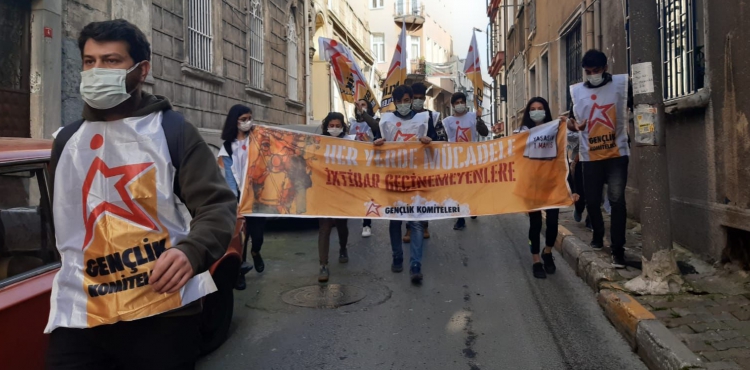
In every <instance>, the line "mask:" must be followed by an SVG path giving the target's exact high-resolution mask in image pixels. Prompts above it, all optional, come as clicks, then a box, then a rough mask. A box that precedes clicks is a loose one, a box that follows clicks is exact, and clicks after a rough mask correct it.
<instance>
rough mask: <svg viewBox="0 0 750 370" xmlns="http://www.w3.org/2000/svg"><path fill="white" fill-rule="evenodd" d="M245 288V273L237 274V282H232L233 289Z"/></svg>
mask: <svg viewBox="0 0 750 370" xmlns="http://www.w3.org/2000/svg"><path fill="white" fill-rule="evenodd" d="M245 288H247V283H245V275H243V274H239V275H237V282H236V283H234V289H237V290H245Z"/></svg>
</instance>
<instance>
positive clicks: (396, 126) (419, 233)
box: [373, 85, 437, 284]
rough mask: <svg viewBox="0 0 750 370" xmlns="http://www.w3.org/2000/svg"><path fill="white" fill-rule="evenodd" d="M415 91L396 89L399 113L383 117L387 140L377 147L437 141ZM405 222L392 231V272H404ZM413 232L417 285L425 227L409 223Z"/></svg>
mask: <svg viewBox="0 0 750 370" xmlns="http://www.w3.org/2000/svg"><path fill="white" fill-rule="evenodd" d="M413 97H414V92H413V91H412V89H411V88H410V87H409V86H405V85H401V86H399V87H397V88H396V89H394V90H393V101H394V103H395V104H396V111H395V112H393V113H384V114H382V115H381V116H380V132H381V133H382V135H383V137H382V138H380V139H377V140H375V142H374V143H373V144H374V145H375V146H381V145H383V144H385V142H386V141H419V142H421V143H422V144H425V145H426V144H429V143H431V142H432V141H433V140H435V139H436V138H437V134H436V133H435V130H434V129H433V130H431V131H430V130H428V121H429V116H428V114H427V113H417V112H415V111H414V110H413V109H412V98H413ZM401 224H402V221H396V220H391V222H390V225H389V227H388V231H389V234H390V237H391V249H392V252H393V263H392V264H391V271H393V272H396V273H398V272H401V271H403V270H404V247H403V242H402V240H401ZM406 225H407V227H408V228H410V229H411V241H410V245H411V250H410V252H411V253H410V255H409V272H410V277H411V281H412V283H414V284H419V283H421V282H422V278H423V276H422V250H423V246H424V237H423V236H424V228H423V226H422V223H421V222H419V221H408V222H407V223H406Z"/></svg>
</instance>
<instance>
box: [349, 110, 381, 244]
mask: <svg viewBox="0 0 750 370" xmlns="http://www.w3.org/2000/svg"><path fill="white" fill-rule="evenodd" d="M379 121H380V119H378V118H375V109H374V107H373V106H372V103H370V102H369V101H368V100H367V99H360V100H357V103H356V106H355V107H354V118H350V119H349V134H350V135H353V136H354V140H357V141H367V142H372V141H375V139H377V138H379V137H380V127H378V125H379ZM370 236H372V219H369V218H366V219H364V220H362V237H363V238H369V237H370Z"/></svg>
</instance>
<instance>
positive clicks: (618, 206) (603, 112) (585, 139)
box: [567, 50, 632, 268]
mask: <svg viewBox="0 0 750 370" xmlns="http://www.w3.org/2000/svg"><path fill="white" fill-rule="evenodd" d="M582 66H583V69H584V71H585V73H586V80H587V81H586V82H585V83H578V84H575V85H573V86H570V95H571V99H572V100H573V108H572V109H571V114H570V119H568V122H567V126H568V129H569V130H571V131H576V132H578V134H579V137H580V149H579V158H580V161H581V162H582V163H583V182H584V189H585V194H586V210H587V211H588V214H589V217H590V219H591V224H592V226H593V228H594V236H593V240H592V241H591V247H592V248H594V249H601V248H603V247H604V232H605V230H604V219H603V217H602V211H601V204H602V192H603V189H604V185H605V183H606V184H607V187H608V191H607V198H609V202H610V204H611V205H612V225H611V230H610V236H611V241H612V247H611V249H612V265H613V266H614V267H616V268H625V249H624V247H625V225H626V219H627V208H626V205H625V187H626V186H627V181H628V162H629V158H630V141H629V138H628V128H627V123H628V112H627V110H628V108H629V107H632V92H631V91H632V88H631V87H630V83H629V79H628V76H627V75H611V74H609V73H608V72H607V56H606V55H605V54H604V53H602V52H601V51H599V50H589V51H587V52H586V54H585V55H584V56H583V60H582ZM576 117H577V120H576Z"/></svg>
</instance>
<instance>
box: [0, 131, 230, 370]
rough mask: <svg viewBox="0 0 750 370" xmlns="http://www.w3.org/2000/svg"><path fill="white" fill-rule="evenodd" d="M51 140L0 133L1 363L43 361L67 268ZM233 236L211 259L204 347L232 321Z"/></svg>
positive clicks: (37, 364) (214, 344)
mask: <svg viewBox="0 0 750 370" xmlns="http://www.w3.org/2000/svg"><path fill="white" fill-rule="evenodd" d="M51 149H52V141H50V140H36V139H11V138H0V194H2V195H1V196H0V332H1V334H0V359H1V360H0V368H2V369H7V370H12V369H24V370H30V369H42V368H44V353H45V352H46V349H47V336H46V335H45V334H44V333H43V331H44V327H45V325H46V324H47V319H48V316H49V310H50V291H51V290H52V280H53V278H54V276H55V274H56V273H57V271H58V270H59V268H60V256H59V254H58V253H57V248H56V247H55V232H54V230H55V229H54V225H53V222H52V212H51V205H50V198H49V190H50V188H51V187H52V184H50V183H49V169H48V167H49V160H50V151H51ZM243 229H244V219H243V218H242V217H238V218H237V223H236V225H235V231H234V238H233V239H232V242H231V243H230V245H229V249H228V250H227V253H226V254H224V256H223V257H222V258H221V259H220V260H219V261H217V262H216V263H215V264H214V265H213V266H211V270H210V271H211V274H212V275H213V278H214V281H215V282H216V286H217V287H218V292H216V293H213V294H210V295H208V296H206V297H205V298H204V301H203V313H202V315H203V323H202V330H201V332H202V334H203V351H204V353H207V352H210V351H212V350H214V349H216V348H218V347H219V346H220V345H221V344H222V343H223V342H224V341H225V340H226V338H227V334H228V331H229V325H230V323H231V321H232V313H233V312H232V310H233V306H234V302H233V299H234V298H233V287H234V283H235V282H236V281H237V274H238V273H239V267H240V263H241V258H242V243H241V240H242V239H241V236H240V231H241V230H243Z"/></svg>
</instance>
